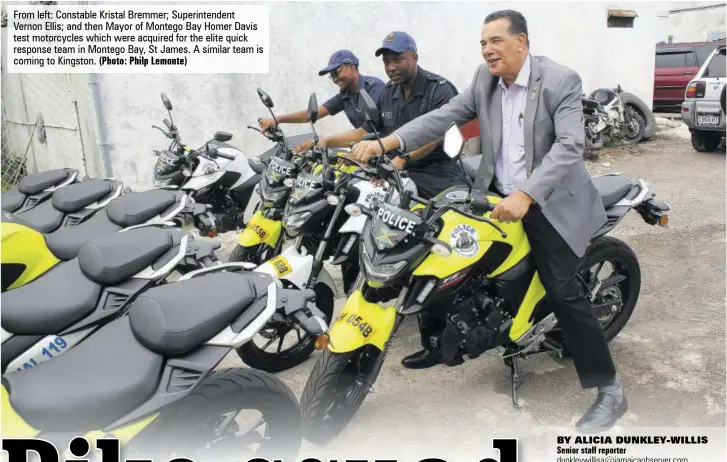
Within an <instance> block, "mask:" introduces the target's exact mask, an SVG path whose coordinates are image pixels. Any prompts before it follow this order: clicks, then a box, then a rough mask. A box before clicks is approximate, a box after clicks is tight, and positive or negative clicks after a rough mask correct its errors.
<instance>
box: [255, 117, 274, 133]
mask: <svg viewBox="0 0 727 462" xmlns="http://www.w3.org/2000/svg"><path fill="white" fill-rule="evenodd" d="M258 122H259V123H260V130H262V131H267V130H268V129H269V128H271V127H275V120H273V119H271V118H267V119H260V120H259V121H258Z"/></svg>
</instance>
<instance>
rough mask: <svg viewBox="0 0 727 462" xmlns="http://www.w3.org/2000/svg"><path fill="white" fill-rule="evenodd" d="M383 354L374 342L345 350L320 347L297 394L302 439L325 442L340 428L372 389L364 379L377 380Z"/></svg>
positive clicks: (338, 431) (317, 442) (336, 434)
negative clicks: (339, 351) (299, 393)
mask: <svg viewBox="0 0 727 462" xmlns="http://www.w3.org/2000/svg"><path fill="white" fill-rule="evenodd" d="M383 354H384V353H383V352H382V351H381V350H379V349H378V348H376V347H375V346H373V345H366V346H364V347H362V348H358V349H356V350H354V351H350V352H346V353H334V352H332V351H330V350H328V349H326V350H324V351H323V354H322V355H321V356H320V357H319V358H318V361H317V362H316V364H315V366H314V367H313V370H312V371H311V374H310V376H309V377H308V381H307V382H306V384H305V388H304V389H303V394H302V395H301V398H300V405H301V411H302V416H303V436H304V437H305V439H307V440H308V441H310V442H311V443H313V444H317V445H324V444H327V443H328V442H330V441H331V440H332V439H333V438H335V437H336V436H338V434H339V433H341V431H343V429H344V428H345V427H346V425H348V423H349V422H350V421H351V419H352V418H353V417H354V415H355V414H356V412H357V411H358V409H359V407H361V404H363V402H364V400H365V399H366V396H367V395H368V394H369V392H370V391H371V390H370V388H369V387H368V386H367V385H366V383H368V384H373V383H374V381H375V380H376V377H377V376H378V374H379V371H380V368H378V367H376V363H377V362H378V361H380V360H383V358H381V356H380V355H383ZM349 398H350V399H349ZM332 411H333V412H332Z"/></svg>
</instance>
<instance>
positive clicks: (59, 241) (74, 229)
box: [45, 201, 122, 261]
mask: <svg viewBox="0 0 727 462" xmlns="http://www.w3.org/2000/svg"><path fill="white" fill-rule="evenodd" d="M112 202H113V201H112ZM121 229H122V227H121V226H119V225H117V224H115V223H112V222H111V220H109V218H108V216H107V215H106V211H105V210H101V211H100V212H98V213H96V214H95V215H94V216H92V217H91V218H89V219H88V220H87V221H84V222H82V223H81V224H79V225H76V226H64V227H63V228H60V229H59V230H57V231H55V232H54V233H51V234H49V235H47V236H46V237H45V243H46V245H47V246H48V250H50V251H51V252H52V253H53V255H55V256H56V258H58V259H59V260H63V261H68V260H73V259H74V258H76V257H77V256H78V252H80V251H81V248H82V247H83V246H84V244H86V243H87V242H90V241H91V240H93V239H94V238H97V237H99V236H103V235H106V234H112V233H116V232H118V231H120V230H121Z"/></svg>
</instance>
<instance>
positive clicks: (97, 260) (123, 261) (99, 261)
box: [78, 227, 184, 286]
mask: <svg viewBox="0 0 727 462" xmlns="http://www.w3.org/2000/svg"><path fill="white" fill-rule="evenodd" d="M173 232H174V231H170V230H167V229H163V228H153V227H152V228H138V229H132V230H129V231H124V232H123V233H112V234H107V235H104V236H101V237H98V238H96V239H95V240H94V241H92V242H89V243H88V244H86V245H84V246H83V248H81V251H80V252H79V253H78V262H79V264H80V267H81V271H82V272H83V274H84V275H85V276H86V277H87V278H88V279H90V280H92V281H93V282H95V283H96V284H101V285H106V286H113V285H116V284H119V283H121V282H123V281H125V280H126V279H128V278H130V277H132V276H134V275H135V274H137V273H139V272H140V271H142V270H143V269H144V268H146V267H147V266H149V265H151V264H152V263H154V262H155V261H156V260H157V259H159V258H160V257H161V256H162V255H163V254H164V253H165V252H167V251H169V250H170V249H172V247H174V241H173V238H172V234H173ZM177 233H178V234H184V231H179V230H177ZM178 251H179V250H178V249H177V252H178ZM177 252H175V253H177Z"/></svg>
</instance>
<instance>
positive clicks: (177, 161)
mask: <svg viewBox="0 0 727 462" xmlns="http://www.w3.org/2000/svg"><path fill="white" fill-rule="evenodd" d="M181 169H182V159H181V158H180V157H179V156H178V155H176V154H174V153H171V152H169V151H162V152H161V154H159V156H158V157H157V162H156V165H154V174H155V175H157V176H160V177H164V176H168V175H170V174H172V173H174V172H175V171H178V170H181Z"/></svg>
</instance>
